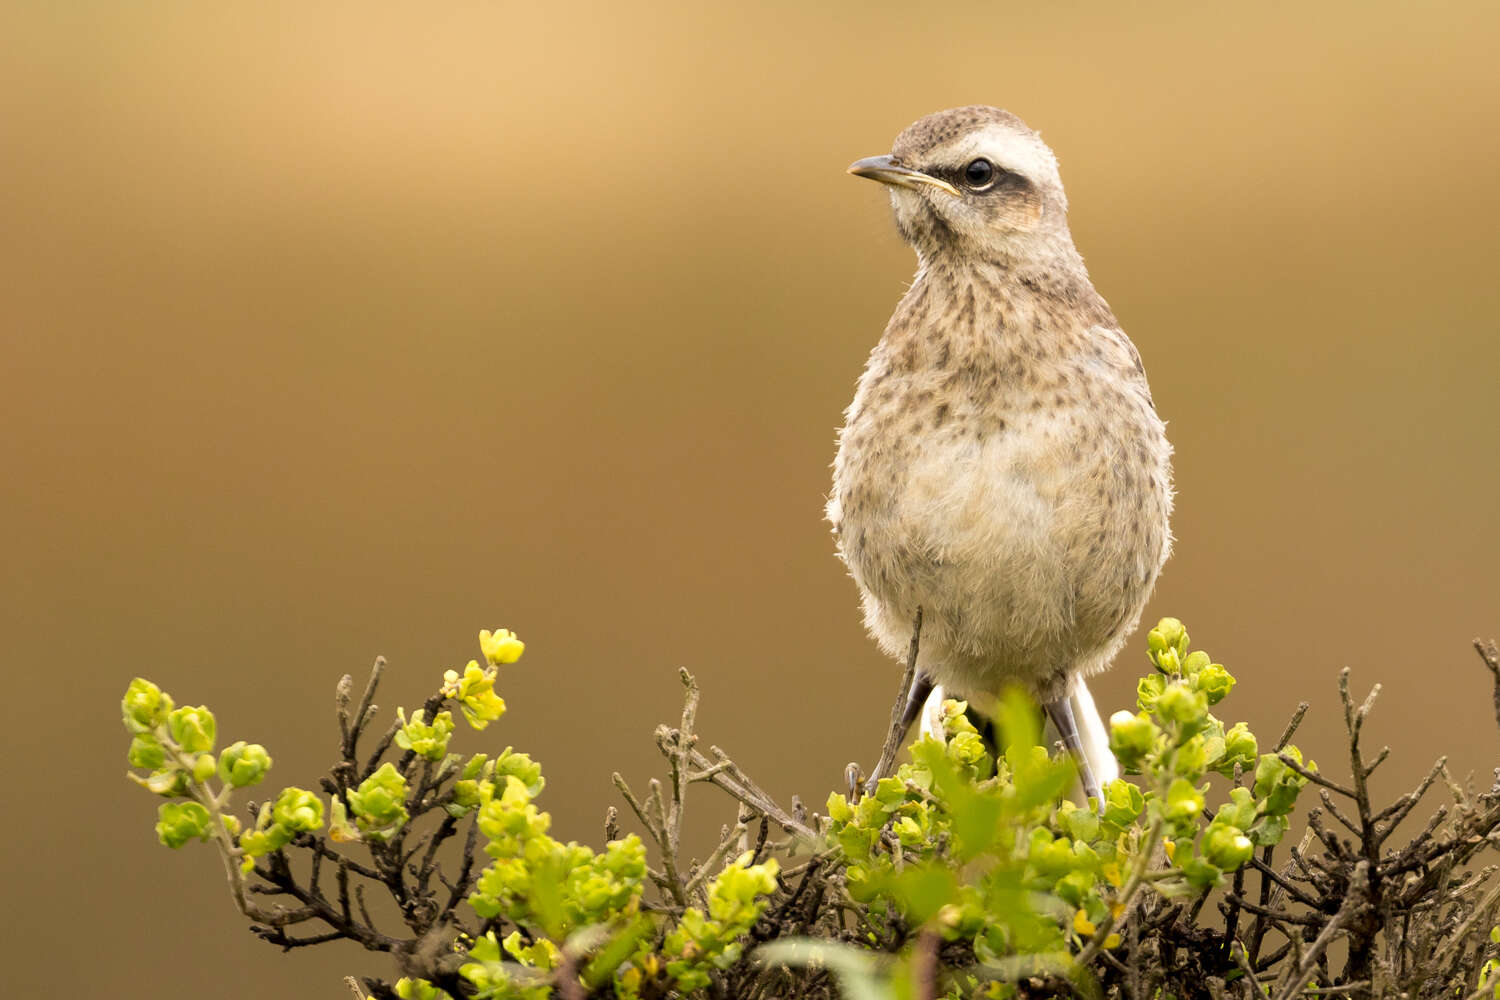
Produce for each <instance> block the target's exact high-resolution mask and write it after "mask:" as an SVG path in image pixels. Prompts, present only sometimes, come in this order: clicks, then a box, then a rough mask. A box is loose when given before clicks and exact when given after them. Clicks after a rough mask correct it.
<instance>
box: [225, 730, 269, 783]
mask: <svg viewBox="0 0 1500 1000" xmlns="http://www.w3.org/2000/svg"><path fill="white" fill-rule="evenodd" d="M270 769H271V755H270V754H268V753H266V748H265V747H263V746H261V745H260V744H259V743H246V742H245V741H244V740H240V741H239V742H237V743H231V744H230V745H229V746H227V747H225V748H224V752H223V753H221V754H219V777H220V778H223V779H224V781H225V782H226V783H227V784H229V785H232V786H233V787H235V788H245V787H247V786H249V785H254V784H257V783H258V782H259V781H260V780H261V779H262V778H264V777H265V776H266V772H267V771H269V770H270Z"/></svg>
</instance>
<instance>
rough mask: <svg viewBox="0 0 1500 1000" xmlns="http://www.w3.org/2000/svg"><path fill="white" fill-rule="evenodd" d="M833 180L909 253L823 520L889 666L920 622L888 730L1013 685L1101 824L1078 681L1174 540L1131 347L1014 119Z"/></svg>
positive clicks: (841, 440) (1091, 717) (964, 126)
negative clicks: (913, 262) (1053, 734)
mask: <svg viewBox="0 0 1500 1000" xmlns="http://www.w3.org/2000/svg"><path fill="white" fill-rule="evenodd" d="M848 170H849V173H851V174H853V175H855V176H857V177H862V178H868V179H870V180H873V181H877V182H879V183H881V184H883V185H885V186H886V187H887V189H888V191H889V194H890V202H891V207H892V210H893V212H894V215H895V222H896V229H897V231H898V233H899V234H900V236H901V238H902V239H903V240H904V241H905V242H906V243H907V244H909V245H910V246H911V247H912V249H913V250H915V252H916V257H917V270H916V275H915V277H914V278H913V280H912V282H911V284H910V286H909V287H908V288H907V289H906V292H905V294H904V295H903V296H902V297H901V299H900V301H899V303H898V304H897V306H896V309H895V312H894V313H893V314H892V316H891V318H890V321H889V323H888V324H887V325H886V327H885V331H884V333H883V334H882V336H881V337H880V340H879V342H878V343H877V344H876V345H875V348H874V350H873V351H872V352H871V354H870V357H869V361H868V363H867V364H866V365H865V369H864V372H863V374H862V375H861V376H860V377H859V381H858V384H857V388H856V391H855V395H854V400H853V402H852V403H851V404H850V405H849V407H848V409H847V411H846V412H845V421H844V425H843V428H842V430H841V431H840V432H839V434H838V452H837V457H836V458H835V460H834V464H833V487H832V490H831V491H830V493H829V495H828V503H827V511H826V513H827V518H828V520H829V522H830V523H831V525H832V528H833V534H834V536H835V539H836V545H837V549H838V553H839V556H840V557H841V558H842V560H843V562H844V564H845V565H846V566H847V568H848V572H849V574H850V576H852V577H853V579H854V582H855V583H856V585H857V586H858V589H859V592H860V596H861V600H862V604H863V610H864V621H865V625H866V628H867V629H868V631H869V632H870V633H871V635H872V636H873V637H874V638H875V640H876V642H877V643H878V644H879V645H880V646H881V647H882V648H883V649H884V650H885V651H886V652H887V653H888V654H890V655H892V656H894V657H897V658H902V659H904V658H905V657H906V655H907V652H908V647H909V646H910V645H911V644H912V638H913V625H914V623H919V628H920V643H919V646H918V652H917V657H916V675H915V676H916V680H915V683H914V684H913V685H912V689H911V693H910V697H909V699H908V700H907V702H906V705H905V710H904V713H903V717H902V718H901V720H900V727H901V731H902V732H905V731H906V730H907V729H909V728H910V725H911V723H912V721H913V720H914V719H915V717H916V716H917V715H918V714H919V713H920V714H922V715H923V717H924V725H929V724H930V723H931V720H932V718H933V712H934V711H935V710H936V709H937V708H940V705H941V700H942V699H943V698H944V697H945V696H951V697H958V698H962V699H964V700H966V701H967V702H968V703H969V706H970V708H971V709H972V710H976V711H978V712H979V713H981V714H984V713H986V710H987V707H988V708H989V710H990V711H993V707H994V706H995V705H996V702H997V699H998V698H999V697H1000V696H1001V694H1002V693H1003V692H1004V691H1005V690H1006V689H1007V688H1008V687H1009V686H1013V685H1020V686H1021V687H1023V688H1024V689H1025V690H1026V691H1028V692H1029V693H1030V694H1031V695H1032V696H1033V697H1034V698H1035V699H1036V700H1037V701H1038V702H1039V703H1040V704H1041V706H1042V708H1043V709H1044V711H1045V714H1046V717H1047V719H1048V720H1050V722H1051V723H1052V725H1053V727H1054V728H1055V729H1056V730H1057V734H1058V736H1059V738H1060V739H1061V741H1062V743H1063V744H1064V746H1065V747H1066V748H1067V750H1068V751H1069V752H1070V753H1071V754H1072V756H1073V757H1074V759H1075V760H1076V762H1077V765H1078V771H1079V779H1080V782H1081V783H1082V785H1083V787H1084V791H1085V794H1086V795H1088V796H1090V797H1094V798H1095V799H1096V802H1097V804H1098V807H1099V808H1100V809H1102V808H1103V806H1104V801H1103V796H1102V792H1101V788H1102V785H1103V784H1107V783H1108V782H1109V781H1111V780H1113V779H1114V778H1115V777H1117V776H1118V774H1119V770H1118V765H1117V764H1116V762H1115V759H1114V756H1113V754H1112V753H1111V752H1110V749H1109V737H1108V732H1107V730H1106V728H1105V725H1104V722H1103V720H1102V719H1101V717H1100V715H1099V712H1098V710H1097V708H1096V706H1095V704H1094V700H1093V697H1092V694H1091V693H1090V691H1089V688H1088V685H1087V683H1086V678H1087V677H1089V676H1090V675H1092V674H1094V673H1096V672H1098V671H1100V670H1103V669H1105V668H1107V667H1108V666H1109V665H1110V662H1111V661H1112V660H1113V658H1114V656H1115V655H1116V653H1118V651H1119V649H1120V647H1121V645H1122V644H1123V643H1124V642H1125V640H1126V639H1127V638H1128V636H1129V635H1130V633H1131V632H1132V631H1133V629H1134V628H1135V625H1136V623H1137V622H1138V621H1139V619H1140V616H1141V613H1142V611H1143V610H1144V608H1145V604H1146V601H1147V599H1148V597H1149V596H1150V594H1151V592H1152V589H1153V588H1154V586H1155V585H1156V581H1157V578H1158V576H1159V575H1160V572H1161V569H1162V565H1163V564H1164V563H1165V562H1166V559H1167V556H1168V554H1169V552H1170V550H1171V546H1172V535H1171V530H1170V519H1171V514H1172V506H1173V484H1172V469H1171V455H1172V449H1171V445H1170V444H1169V443H1168V440H1167V436H1166V428H1165V425H1164V423H1163V421H1162V419H1161V418H1160V417H1159V415H1158V414H1157V411H1156V406H1155V403H1154V401H1153V399H1152V396H1151V389H1150V387H1149V385H1148V384H1147V380H1146V371H1145V367H1144V365H1143V364H1142V361H1141V355H1140V353H1139V352H1138V351H1137V350H1136V347H1135V345H1134V344H1133V343H1132V342H1131V341H1130V339H1129V338H1128V337H1126V335H1125V333H1124V332H1123V331H1122V330H1121V328H1120V323H1119V321H1118V320H1117V319H1116V318H1115V315H1114V313H1113V312H1112V311H1111V310H1110V307H1109V305H1108V303H1106V302H1105V300H1104V298H1103V297H1102V296H1101V295H1100V294H1099V293H1098V292H1097V291H1095V289H1094V286H1093V283H1092V282H1091V281H1090V279H1089V274H1088V270H1087V269H1086V268H1085V266H1084V262H1083V258H1082V257H1081V256H1080V254H1079V252H1078V250H1077V249H1076V247H1075V246H1074V243H1073V237H1072V235H1071V232H1070V230H1069V227H1068V217H1067V210H1068V201H1067V196H1066V194H1065V193H1064V191H1063V185H1062V179H1061V176H1060V174H1059V173H1058V166H1057V158H1056V156H1055V155H1054V154H1053V152H1052V150H1051V149H1050V148H1049V147H1048V146H1047V145H1046V144H1045V143H1044V142H1043V141H1042V138H1041V136H1040V135H1039V134H1038V133H1037V132H1035V131H1033V130H1032V129H1031V128H1029V127H1028V126H1027V125H1026V124H1025V123H1024V122H1023V121H1022V120H1021V119H1020V118H1018V117H1017V116H1015V115H1014V114H1011V113H1010V112H1007V111H1003V110H1000V109H999V108H994V107H989V106H984V105H972V106H968V107H960V108H953V109H950V110H947V111H940V112H937V113H935V114H931V115H928V116H926V117H924V118H921V119H919V120H917V121H916V122H914V123H913V124H911V125H910V126H908V127H907V128H906V129H905V130H903V131H902V132H901V133H900V134H899V135H897V137H896V140H895V142H894V143H893V144H892V146H891V152H890V153H889V154H888V155H882V156H873V157H868V158H865V159H861V160H858V161H856V162H855V163H854V164H852V165H851V166H850V167H849V168H848ZM919 616H920V617H919ZM924 704H925V705H926V706H927V710H926V711H923V706H924Z"/></svg>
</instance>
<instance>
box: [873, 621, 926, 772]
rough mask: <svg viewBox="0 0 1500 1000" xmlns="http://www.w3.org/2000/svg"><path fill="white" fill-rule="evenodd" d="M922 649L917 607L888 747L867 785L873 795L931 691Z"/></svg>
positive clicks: (892, 763)
mask: <svg viewBox="0 0 1500 1000" xmlns="http://www.w3.org/2000/svg"><path fill="white" fill-rule="evenodd" d="M921 646H922V609H921V607H918V608H917V615H916V618H915V619H914V620H913V621H912V623H911V645H910V646H908V647H907V650H906V669H905V670H903V671H902V672H901V689H900V690H899V691H897V692H896V702H895V704H893V705H892V706H891V728H890V729H889V730H888V731H887V732H886V734H885V746H884V747H882V748H881V750H880V760H878V761H876V763H875V770H874V772H873V773H872V774H871V775H870V780H869V781H867V782H865V791H866V792H868V793H869V794H871V795H873V794H874V793H875V786H876V785H877V784H879V783H880V779H881V778H884V777H885V776H886V775H887V774H889V773H890V771H891V768H892V767H893V766H894V765H895V763H896V754H897V753H899V752H900V750H901V740H902V738H903V737H904V736H906V731H907V730H908V729H910V728H911V722H912V720H913V719H915V718H916V717H917V713H918V712H920V711H921V710H922V703H923V702H925V701H926V700H927V695H928V693H929V692H930V691H931V690H932V679H931V678H930V677H928V676H927V675H926V674H924V673H922V672H921V671H919V670H918V669H917V651H918V650H919V649H921ZM903 698H904V701H903ZM898 712H899V713H900V714H897V713H898Z"/></svg>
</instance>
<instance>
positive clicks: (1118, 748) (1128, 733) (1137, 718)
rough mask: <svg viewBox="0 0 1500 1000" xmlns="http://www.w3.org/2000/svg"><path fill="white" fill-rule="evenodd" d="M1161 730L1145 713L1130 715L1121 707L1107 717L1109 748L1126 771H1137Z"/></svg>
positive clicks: (1154, 744)
mask: <svg viewBox="0 0 1500 1000" xmlns="http://www.w3.org/2000/svg"><path fill="white" fill-rule="evenodd" d="M1160 734H1161V730H1159V729H1157V728H1156V723H1154V722H1152V721H1151V719H1150V717H1149V716H1147V715H1146V713H1144V712H1142V713H1140V714H1139V715H1132V714H1131V713H1130V712H1128V711H1125V710H1124V709H1121V710H1120V711H1118V712H1116V713H1115V714H1114V715H1111V716H1110V717H1109V748H1110V750H1111V751H1113V752H1114V755H1115V757H1116V758H1118V759H1119V761H1120V766H1121V767H1123V768H1125V770H1127V771H1139V770H1140V769H1141V762H1142V761H1143V760H1144V759H1145V757H1146V755H1147V754H1149V753H1150V752H1151V750H1152V748H1153V747H1154V746H1156V738H1157V736H1159V735H1160Z"/></svg>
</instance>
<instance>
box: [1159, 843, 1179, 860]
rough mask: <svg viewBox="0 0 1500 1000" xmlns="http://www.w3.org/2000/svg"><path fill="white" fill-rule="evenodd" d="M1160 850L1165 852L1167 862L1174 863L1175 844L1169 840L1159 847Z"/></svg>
mask: <svg viewBox="0 0 1500 1000" xmlns="http://www.w3.org/2000/svg"><path fill="white" fill-rule="evenodd" d="M1161 847H1162V850H1164V851H1166V852H1167V860H1168V861H1175V860H1176V858H1177V842H1176V841H1173V840H1169V841H1167V842H1166V843H1164V844H1162V845H1161Z"/></svg>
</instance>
